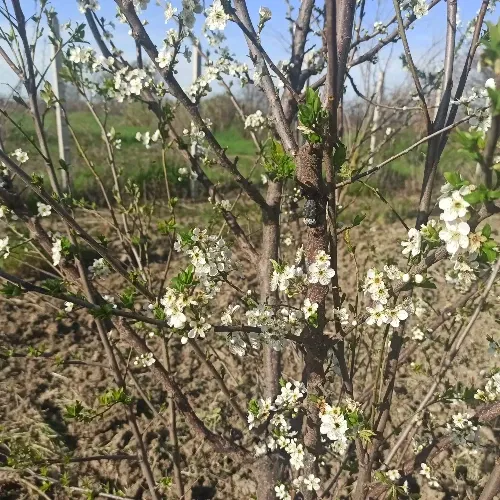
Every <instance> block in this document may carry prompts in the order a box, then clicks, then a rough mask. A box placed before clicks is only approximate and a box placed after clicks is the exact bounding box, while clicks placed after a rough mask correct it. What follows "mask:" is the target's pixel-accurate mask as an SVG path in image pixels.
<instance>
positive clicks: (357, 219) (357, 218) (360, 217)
mask: <svg viewBox="0 0 500 500" xmlns="http://www.w3.org/2000/svg"><path fill="white" fill-rule="evenodd" d="M365 218H366V214H357V215H356V216H355V217H354V220H353V221H352V225H353V227H356V226H359V225H360V224H361V223H362V222H363V221H364V220H365Z"/></svg>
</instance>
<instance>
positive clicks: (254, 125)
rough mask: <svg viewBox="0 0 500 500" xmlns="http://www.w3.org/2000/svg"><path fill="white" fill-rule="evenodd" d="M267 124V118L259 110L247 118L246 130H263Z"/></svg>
mask: <svg viewBox="0 0 500 500" xmlns="http://www.w3.org/2000/svg"><path fill="white" fill-rule="evenodd" d="M266 124H267V119H266V117H265V116H264V115H263V114H262V111H261V110H260V109H258V110H257V111H256V112H255V113H253V114H251V115H248V116H247V117H246V118H245V128H246V129H250V130H262V129H263V128H264V127H265V126H266Z"/></svg>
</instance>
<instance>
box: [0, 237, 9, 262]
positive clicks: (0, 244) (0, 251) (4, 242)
mask: <svg viewBox="0 0 500 500" xmlns="http://www.w3.org/2000/svg"><path fill="white" fill-rule="evenodd" d="M0 255H1V256H2V257H3V258H4V259H6V258H7V257H8V256H9V255H10V248H9V237H8V236H5V238H0Z"/></svg>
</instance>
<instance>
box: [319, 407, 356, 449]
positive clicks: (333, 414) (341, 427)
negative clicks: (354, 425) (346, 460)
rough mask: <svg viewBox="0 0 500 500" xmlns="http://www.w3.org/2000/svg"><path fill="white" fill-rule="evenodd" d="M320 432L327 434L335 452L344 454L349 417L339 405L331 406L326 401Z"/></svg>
mask: <svg viewBox="0 0 500 500" xmlns="http://www.w3.org/2000/svg"><path fill="white" fill-rule="evenodd" d="M320 419H321V426H320V429H319V431H320V433H321V434H323V435H324V436H326V438H327V439H329V440H330V441H331V442H332V443H331V448H332V451H333V452H334V453H338V454H342V453H344V452H345V450H346V449H347V444H348V438H347V431H348V428H349V427H348V425H347V419H346V417H345V415H344V413H343V411H342V408H340V407H339V406H330V405H329V404H327V403H325V404H324V405H323V406H322V408H321V412H320Z"/></svg>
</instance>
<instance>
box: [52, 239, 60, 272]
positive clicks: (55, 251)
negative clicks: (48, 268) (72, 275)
mask: <svg viewBox="0 0 500 500" xmlns="http://www.w3.org/2000/svg"><path fill="white" fill-rule="evenodd" d="M61 259H62V238H54V243H52V264H54V266H58V265H59V264H60V263H61Z"/></svg>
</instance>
